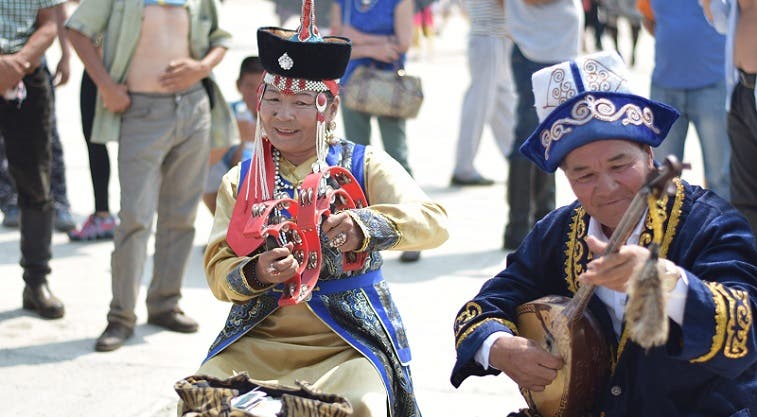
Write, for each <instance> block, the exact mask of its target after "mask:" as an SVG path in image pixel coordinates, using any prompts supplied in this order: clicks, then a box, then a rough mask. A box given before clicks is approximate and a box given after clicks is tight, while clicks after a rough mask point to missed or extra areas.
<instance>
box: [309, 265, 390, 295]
mask: <svg viewBox="0 0 757 417" xmlns="http://www.w3.org/2000/svg"><path fill="white" fill-rule="evenodd" d="M383 280H384V276H383V275H382V274H381V271H380V270H376V271H369V272H366V273H364V274H360V275H356V276H352V277H347V278H340V279H332V280H328V281H324V280H319V281H318V284H316V286H315V288H314V289H313V294H314V295H318V294H323V295H328V294H336V293H340V292H344V291H348V290H356V289H360V288H368V287H372V286H374V285H376V284H378V283H379V282H381V281H383Z"/></svg>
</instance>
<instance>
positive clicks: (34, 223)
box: [19, 207, 64, 318]
mask: <svg viewBox="0 0 757 417" xmlns="http://www.w3.org/2000/svg"><path fill="white" fill-rule="evenodd" d="M19 220H20V221H19V224H20V227H21V267H22V268H24V282H26V288H24V298H23V300H24V304H23V305H24V308H26V309H31V310H36V311H37V313H38V314H39V315H40V316H42V317H45V318H59V317H63V314H64V307H63V303H62V302H61V301H60V300H59V299H58V298H57V297H55V296H54V295H53V294H52V292H50V288H49V287H48V286H47V275H48V274H50V258H51V257H52V253H51V251H50V243H51V240H52V234H53V210H52V208H51V207H50V208H46V209H40V208H29V207H21V216H20V218H19Z"/></svg>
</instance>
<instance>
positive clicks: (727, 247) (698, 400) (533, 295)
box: [451, 179, 757, 417]
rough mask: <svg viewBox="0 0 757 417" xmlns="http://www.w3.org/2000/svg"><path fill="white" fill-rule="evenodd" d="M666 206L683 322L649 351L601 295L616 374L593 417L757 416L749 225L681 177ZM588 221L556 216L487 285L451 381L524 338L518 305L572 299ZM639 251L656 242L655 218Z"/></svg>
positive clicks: (465, 322)
mask: <svg viewBox="0 0 757 417" xmlns="http://www.w3.org/2000/svg"><path fill="white" fill-rule="evenodd" d="M675 183H676V187H677V192H676V195H675V196H671V197H670V198H668V197H665V199H664V201H661V202H659V204H661V205H662V206H663V207H665V212H666V219H665V222H664V236H663V242H662V248H661V253H660V255H661V256H662V257H664V258H667V259H669V260H671V261H673V262H675V263H676V264H677V265H678V266H680V267H682V268H683V269H684V270H685V271H686V275H687V278H688V281H689V287H688V292H687V295H686V304H685V310H684V317H683V325H682V326H680V325H678V324H676V323H675V322H674V321H672V320H669V324H670V333H669V338H668V342H667V344H666V345H665V346H661V347H657V348H652V349H650V350H649V351H648V352H646V353H645V352H644V350H643V349H642V348H641V347H640V346H639V345H637V344H635V343H634V342H632V341H631V340H629V338H628V333H627V331H626V329H625V327H624V328H623V330H622V332H621V336H620V338H619V339H618V338H617V337H616V335H615V333H614V331H613V327H612V323H611V320H610V316H609V314H608V312H607V308H606V306H605V305H604V304H603V303H602V302H601V301H600V300H599V299H598V297H597V296H596V295H595V296H593V297H592V300H591V301H590V303H589V310H590V311H591V312H592V313H593V315H594V317H595V318H597V319H598V321H599V322H600V324H601V327H602V329H603V333H604V334H605V336H606V337H607V340H608V344H609V346H610V352H609V354H610V356H609V358H610V362H611V363H610V364H609V367H610V370H611V375H610V378H609V380H608V381H607V383H606V386H604V387H602V388H601V389H600V394H599V398H598V401H597V403H596V404H594V407H593V413H592V415H594V416H607V417H616V416H618V417H619V416H629V417H630V416H644V417H655V416H660V417H662V416H665V417H675V416H689V417H694V416H697V417H705V416H711V417H725V416H748V415H750V413H751V415H757V362H756V361H757V341H756V339H755V338H756V337H757V332H756V331H755V323H754V316H753V313H754V311H755V309H756V308H757V250H755V239H754V236H753V235H752V233H751V231H750V228H749V225H748V224H747V223H746V221H745V220H744V218H743V217H742V216H741V215H740V214H739V213H738V212H737V211H736V210H735V209H734V208H733V207H731V206H730V205H729V204H728V203H727V202H725V201H724V200H722V199H721V198H719V197H717V196H716V195H715V194H714V193H712V192H710V191H706V190H703V189H702V188H700V187H696V186H691V185H689V184H687V183H685V182H684V181H682V180H678V179H677V180H676V181H675ZM588 225H589V216H588V214H587V213H586V211H585V210H584V209H583V207H581V205H580V204H579V203H578V202H574V203H573V204H571V205H569V206H565V207H562V208H560V209H557V210H555V211H553V212H552V213H550V214H549V215H548V216H546V217H545V218H544V219H543V220H542V221H540V222H539V223H538V224H537V225H536V226H535V227H534V229H533V230H532V231H531V233H530V234H529V235H528V236H527V238H526V239H525V240H524V242H523V244H522V245H521V247H520V248H519V249H518V250H517V251H516V252H515V253H513V254H511V255H510V256H509V257H508V259H507V268H506V269H505V270H504V271H502V272H500V273H499V274H497V276H496V277H494V278H492V279H490V280H489V281H488V282H486V283H485V284H484V286H483V288H482V289H481V291H480V292H479V294H478V295H477V296H476V297H475V298H474V299H473V300H471V301H470V302H468V303H467V304H466V305H465V306H464V307H463V308H462V309H461V310H460V312H459V313H458V315H457V318H456V321H455V340H456V348H457V362H456V363H455V366H454V369H453V371H452V378H451V381H452V384H453V385H455V386H459V385H460V383H462V381H463V380H464V379H465V378H467V377H468V376H471V375H485V374H497V373H499V371H497V370H496V369H493V368H489V370H484V369H483V367H482V366H481V365H479V364H478V363H476V362H475V361H474V355H475V353H476V351H477V350H478V349H479V347H480V346H481V344H482V342H483V341H484V339H486V337H487V336H489V335H490V334H492V333H494V332H496V331H505V332H509V333H511V334H516V335H517V334H518V328H517V326H516V324H515V323H517V314H516V308H517V307H518V306H519V305H521V304H523V303H526V302H529V301H533V300H535V299H537V298H540V297H543V296H546V295H562V296H568V297H570V296H572V295H573V294H574V293H575V292H576V290H577V288H578V287H579V285H580V284H579V283H578V281H577V278H578V276H579V275H580V274H581V273H582V272H583V271H584V270H585V268H586V264H587V263H588V262H589V261H590V258H591V253H590V250H589V248H588V247H587V245H586V243H585V242H584V238H585V237H586V234H587V229H588ZM645 226H646V227H645V230H643V231H642V234H641V237H640V241H639V244H640V245H642V246H647V245H648V244H649V243H650V242H651V240H652V228H651V221H650V219H649V218H647V221H646V223H645Z"/></svg>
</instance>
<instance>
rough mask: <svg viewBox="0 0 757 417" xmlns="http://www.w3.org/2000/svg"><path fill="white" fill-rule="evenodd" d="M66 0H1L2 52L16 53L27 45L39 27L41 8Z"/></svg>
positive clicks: (0, 42)
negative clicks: (38, 18)
mask: <svg viewBox="0 0 757 417" xmlns="http://www.w3.org/2000/svg"><path fill="white" fill-rule="evenodd" d="M64 2H65V0H0V54H3V55H8V54H14V53H16V52H18V51H20V50H21V48H23V47H24V45H26V42H27V41H29V38H30V37H31V36H32V34H33V33H34V31H35V30H36V28H37V12H38V11H39V9H45V8H48V7H53V6H56V5H58V4H61V3H64Z"/></svg>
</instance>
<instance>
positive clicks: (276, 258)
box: [255, 243, 300, 285]
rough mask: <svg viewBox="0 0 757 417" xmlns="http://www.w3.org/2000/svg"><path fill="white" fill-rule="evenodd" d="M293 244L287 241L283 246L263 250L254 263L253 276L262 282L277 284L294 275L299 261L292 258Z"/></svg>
mask: <svg viewBox="0 0 757 417" xmlns="http://www.w3.org/2000/svg"><path fill="white" fill-rule="evenodd" d="M293 248H294V245H293V244H291V243H287V244H286V246H284V247H283V248H274V249H271V250H268V251H265V252H263V253H262V254H260V257H258V262H257V264H256V265H255V277H256V278H257V280H258V281H260V282H261V283H263V284H266V285H269V284H278V283H281V282H284V281H287V280H289V279H291V278H292V277H294V275H295V274H296V273H297V268H299V267H300V264H299V262H297V260H296V259H294V256H293V255H292V249H293Z"/></svg>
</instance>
